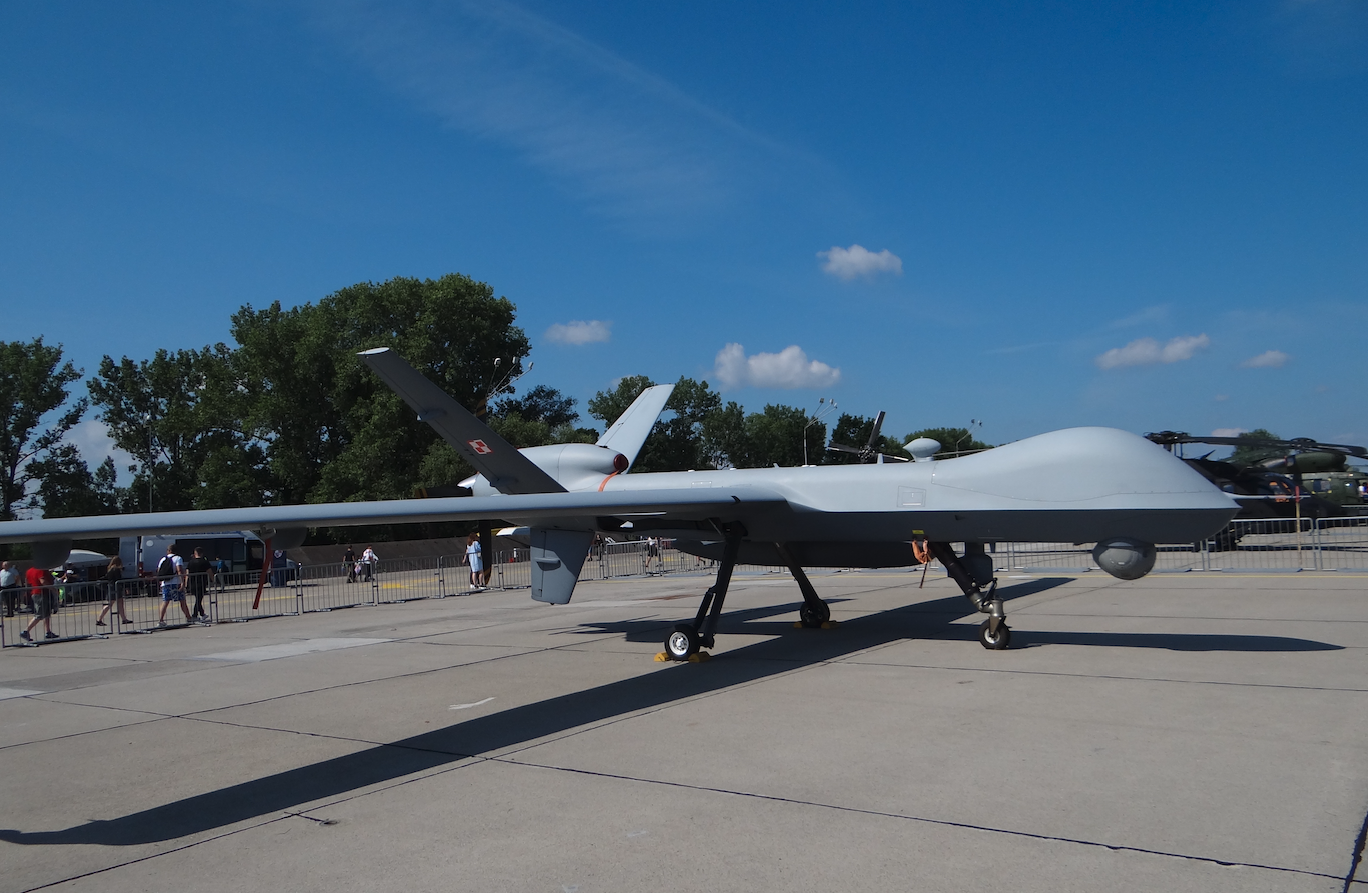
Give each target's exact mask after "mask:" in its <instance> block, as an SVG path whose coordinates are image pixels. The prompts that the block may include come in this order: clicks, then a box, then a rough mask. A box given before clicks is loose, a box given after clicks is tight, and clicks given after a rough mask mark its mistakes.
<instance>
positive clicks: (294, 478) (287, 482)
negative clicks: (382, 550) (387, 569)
mask: <svg viewBox="0 0 1368 893" xmlns="http://www.w3.org/2000/svg"><path fill="white" fill-rule="evenodd" d="M514 311H515V308H514V306H513V304H512V302H510V301H509V300H508V299H507V298H496V297H495V296H494V292H493V289H491V288H490V287H489V286H488V285H486V284H485V283H483V282H476V281H475V280H473V279H470V278H469V277H466V276H462V275H459V274H449V275H446V276H443V277H441V278H440V279H435V280H433V279H422V280H420V279H410V278H395V279H390V280H388V281H386V282H382V283H379V284H376V283H371V282H363V283H359V284H357V285H353V286H349V287H347V288H344V289H342V290H340V291H338V292H336V293H334V294H331V295H329V296H327V297H326V298H323V299H322V300H320V301H319V302H318V303H317V304H304V305H303V306H300V307H294V308H291V309H289V310H285V309H282V308H281V306H280V305H279V304H278V303H276V304H272V305H270V306H269V307H266V308H265V309H262V310H255V309H253V308H252V307H251V306H245V307H243V308H242V309H241V310H239V311H238V313H236V314H235V315H234V316H233V328H232V331H233V337H234V338H235V339H237V342H238V344H239V345H240V348H239V349H238V351H237V352H236V369H237V371H238V375H239V377H240V383H241V386H242V389H243V391H244V392H245V394H246V396H247V405H248V414H247V421H248V425H249V427H250V429H251V430H252V431H253V432H255V434H256V436H257V437H259V438H261V439H262V440H263V441H264V442H265V443H266V444H267V446H266V458H267V468H268V470H269V472H270V475H271V480H272V483H273V485H274V487H275V488H276V498H277V500H278V501H280V502H285V503H295V502H326V501H345V500H361V499H388V498H401V497H406V496H409V495H411V494H412V493H413V490H414V488H415V486H419V485H423V486H432V485H438V484H451V483H455V482H456V480H459V479H460V477H464V476H465V475H468V474H469V473H470V469H469V467H468V466H466V465H465V463H464V462H462V461H460V460H459V457H458V455H457V454H456V452H455V450H452V449H451V447H449V446H448V445H447V444H445V443H442V442H441V441H440V440H439V439H438V438H437V436H436V434H435V432H433V431H432V429H431V428H430V427H429V426H428V425H425V424H423V423H422V422H419V421H418V420H417V419H416V418H415V417H414V414H413V412H412V411H411V410H410V409H409V408H408V407H407V406H406V405H405V404H404V403H403V401H402V400H400V399H399V398H398V397H397V396H396V395H395V394H394V393H393V392H391V391H390V390H389V388H387V387H386V386H385V385H384V384H383V383H382V382H381V381H380V380H379V379H378V378H376V377H375V376H374V375H372V374H371V372H370V370H369V369H368V368H366V366H365V365H364V364H363V363H362V362H361V361H360V359H359V358H358V357H357V356H356V354H357V352H358V351H361V350H366V349H370V348H375V347H390V348H393V349H395V350H396V351H398V352H399V354H400V355H402V356H403V357H404V358H405V359H406V360H408V361H409V362H410V363H411V364H412V365H413V366H414V367H415V368H417V369H418V370H419V371H420V372H422V373H423V374H424V375H426V376H427V377H428V378H430V379H432V380H433V381H434V382H436V383H437V385H438V386H440V387H441V388H442V389H443V390H444V391H446V392H447V393H448V394H450V395H451V396H452V397H454V398H455V399H456V400H458V401H459V402H460V403H462V404H463V405H464V406H466V407H468V408H470V409H471V410H473V411H474V410H482V409H483V407H484V405H485V404H486V402H487V401H488V400H489V399H491V398H493V397H497V396H498V395H500V394H505V393H510V392H511V391H512V388H511V387H509V386H508V384H507V382H508V381H509V379H510V378H513V377H516V375H517V374H518V373H519V372H520V371H521V369H522V361H523V358H525V357H526V356H527V354H528V352H529V344H528V340H527V336H526V335H525V334H524V333H523V331H522V330H521V329H520V328H518V327H517V326H515V325H513V321H514ZM496 360H497V361H499V362H498V363H496V362H495V361H496ZM439 478H446V479H445V480H441V479H439ZM452 478H454V479H452Z"/></svg>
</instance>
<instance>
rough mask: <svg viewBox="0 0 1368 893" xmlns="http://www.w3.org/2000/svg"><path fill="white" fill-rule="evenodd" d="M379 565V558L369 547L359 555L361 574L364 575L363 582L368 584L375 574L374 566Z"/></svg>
mask: <svg viewBox="0 0 1368 893" xmlns="http://www.w3.org/2000/svg"><path fill="white" fill-rule="evenodd" d="M379 563H380V556H379V555H376V554H375V550H374V549H372V548H371V547H370V546H367V547H366V551H364V552H362V553H361V573H362V574H364V575H365V580H366V582H367V583H369V582H370V581H371V579H372V577H373V575H374V574H375V566H376V565H377V564H379Z"/></svg>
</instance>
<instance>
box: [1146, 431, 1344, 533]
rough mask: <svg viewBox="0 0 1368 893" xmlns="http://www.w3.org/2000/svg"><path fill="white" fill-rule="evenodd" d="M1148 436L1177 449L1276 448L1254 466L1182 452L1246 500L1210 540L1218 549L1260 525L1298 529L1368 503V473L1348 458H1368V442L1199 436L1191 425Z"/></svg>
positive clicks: (1275, 530) (1275, 529)
mask: <svg viewBox="0 0 1368 893" xmlns="http://www.w3.org/2000/svg"><path fill="white" fill-rule="evenodd" d="M1145 437H1146V438H1147V439H1149V440H1150V441H1152V442H1154V443H1157V444H1159V445H1160V446H1162V447H1164V448H1165V449H1167V450H1168V451H1169V452H1174V453H1176V450H1175V448H1176V447H1178V446H1179V445H1181V444H1187V443H1200V444H1207V445H1211V446H1241V447H1252V448H1256V449H1260V450H1265V451H1268V452H1271V453H1275V454H1276V455H1272V456H1269V457H1268V458H1265V459H1262V460H1260V461H1259V462H1257V463H1256V464H1254V465H1249V466H1240V465H1235V464H1234V463H1231V462H1225V461H1221V460H1219V459H1212V458H1211V453H1210V452H1208V453H1206V454H1205V455H1203V456H1200V457H1197V458H1188V457H1184V456H1181V455H1180V456H1179V458H1182V459H1183V461H1184V462H1186V463H1187V464H1188V465H1190V466H1191V467H1192V468H1193V469H1195V470H1196V471H1197V472H1198V473H1199V474H1201V475H1202V476H1203V477H1205V478H1206V479H1207V480H1209V481H1211V482H1212V483H1213V484H1215V485H1216V486H1217V487H1220V488H1221V489H1222V490H1224V491H1225V492H1227V493H1229V494H1231V495H1232V496H1234V497H1235V501H1236V502H1238V503H1239V504H1240V512H1239V514H1238V515H1236V516H1235V518H1234V519H1233V520H1231V522H1230V523H1229V524H1228V525H1226V527H1225V528H1224V529H1223V530H1221V531H1220V532H1219V533H1217V534H1216V536H1215V537H1213V538H1212V539H1211V540H1210V545H1211V546H1212V548H1214V549H1216V550H1218V551H1220V550H1228V549H1235V548H1237V547H1238V546H1239V542H1240V539H1241V538H1242V537H1244V536H1245V535H1247V534H1249V533H1251V532H1253V531H1254V530H1255V529H1256V528H1257V530H1258V531H1259V532H1262V533H1292V532H1295V531H1296V529H1297V527H1298V526H1299V525H1300V524H1301V523H1302V522H1303V521H1310V520H1316V521H1322V522H1323V521H1324V520H1325V519H1334V518H1347V517H1351V516H1353V517H1357V516H1359V515H1360V514H1361V510H1360V509H1359V506H1361V505H1363V503H1364V499H1363V487H1364V484H1368V478H1365V477H1364V476H1363V475H1356V474H1354V473H1353V472H1352V471H1351V470H1350V466H1349V464H1348V460H1349V457H1350V456H1353V457H1355V458H1359V459H1368V448H1364V447H1361V446H1355V445H1353V444H1344V443H1323V442H1321V441H1317V440H1313V439H1311V438H1309V437H1297V438H1293V439H1291V440H1281V439H1277V438H1252V437H1249V436H1247V435H1246V436H1240V437H1218V436H1209V437H1199V436H1194V435H1191V434H1188V433H1187V432H1185V431H1159V432H1156V433H1151V434H1146V435H1145ZM1341 479H1347V483H1346V480H1341ZM1358 479H1362V482H1360V481H1359V480H1358ZM1279 522H1281V523H1279ZM1330 523H1332V524H1333V521H1332V522H1330Z"/></svg>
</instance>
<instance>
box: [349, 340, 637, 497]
mask: <svg viewBox="0 0 1368 893" xmlns="http://www.w3.org/2000/svg"><path fill="white" fill-rule="evenodd" d="M360 357H361V359H362V360H363V361H365V363H366V365H367V366H369V367H371V370H372V371H374V372H375V374H376V375H378V376H380V378H382V379H383V380H384V382H385V384H387V385H389V386H390V388H391V389H392V390H393V391H394V392H395V393H396V394H398V395H399V396H400V397H402V398H403V399H404V402H405V403H407V404H408V405H409V408H410V409H412V410H413V411H414V412H416V413H418V418H419V419H420V420H422V421H424V422H427V423H428V424H429V425H431V426H432V427H433V428H435V429H436V430H437V433H438V434H440V435H442V439H443V440H445V441H446V442H447V443H449V444H451V445H452V446H453V447H455V448H456V451H457V452H459V453H460V454H461V455H462V456H465V458H466V461H468V462H469V463H470V464H471V465H473V466H475V470H476V471H478V472H479V473H480V474H482V475H484V476H485V479H486V480H488V481H489V483H490V484H492V485H493V486H494V488H495V489H496V490H498V491H499V492H500V493H564V492H565V488H564V487H562V486H561V485H560V484H559V483H557V482H556V480H555V479H554V478H552V477H551V476H550V475H549V474H547V473H546V472H545V471H543V470H542V469H541V468H540V467H538V466H537V465H536V464H535V463H534V462H533V461H532V460H531V459H529V458H527V457H526V456H524V455H523V454H522V453H520V452H518V451H517V450H516V449H514V448H513V447H512V446H510V445H509V443H508V441H506V440H504V439H503V438H502V437H500V436H499V435H497V434H495V433H494V432H493V431H492V430H490V428H489V426H488V425H486V424H485V423H484V422H482V421H480V420H479V419H477V418H475V416H473V415H472V414H471V413H470V411H469V410H467V409H466V408H465V407H464V406H462V405H461V404H459V403H457V402H456V401H455V400H454V399H452V397H451V395H450V394H448V393H446V392H445V391H443V390H442V389H441V388H439V387H437V385H435V384H433V383H432V382H431V381H429V380H428V379H426V378H424V377H423V374H422V373H421V372H419V371H418V370H417V369H414V368H413V367H412V366H410V365H409V364H408V361H406V360H405V359H404V358H403V357H401V356H399V354H397V353H395V352H394V351H392V350H390V349H389V348H388V347H379V348H376V349H375V350H363V351H361V353H360ZM632 405H633V406H635V405H636V404H632ZM627 411H628V412H631V410H630V409H628V410H627Z"/></svg>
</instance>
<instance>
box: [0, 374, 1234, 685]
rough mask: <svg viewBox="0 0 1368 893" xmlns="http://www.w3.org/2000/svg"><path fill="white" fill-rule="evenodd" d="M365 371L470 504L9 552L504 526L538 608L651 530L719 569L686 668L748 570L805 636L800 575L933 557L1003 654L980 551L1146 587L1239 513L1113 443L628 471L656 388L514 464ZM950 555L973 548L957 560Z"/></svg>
mask: <svg viewBox="0 0 1368 893" xmlns="http://www.w3.org/2000/svg"><path fill="white" fill-rule="evenodd" d="M361 356H362V359H363V360H364V361H365V362H366V363H367V364H368V365H370V366H371V368H372V369H373V370H374V371H375V372H376V373H377V374H378V375H379V376H380V377H381V378H382V379H384V380H385V382H386V383H387V384H388V385H389V386H390V387H391V388H393V389H394V390H395V391H396V392H397V393H398V394H399V395H400V396H401V397H402V398H403V399H404V400H405V401H406V402H407V403H408V404H409V405H410V406H411V407H412V408H413V409H414V410H415V411H416V412H417V414H418V417H419V418H420V419H421V420H423V421H426V422H428V423H429V424H431V425H432V426H433V427H434V428H435V429H436V430H437V431H438V433H440V434H441V435H442V436H443V437H444V438H445V439H446V440H447V441H448V442H449V443H451V444H452V445H453V446H454V447H455V448H456V449H457V450H458V451H459V452H460V453H461V454H462V455H464V456H465V457H466V459H467V460H468V461H470V463H471V464H472V465H473V466H474V467H475V468H476V469H477V470H478V471H479V472H480V473H479V474H477V475H475V476H474V477H472V478H469V479H467V480H466V481H463V482H462V485H463V486H465V487H468V488H469V489H470V490H471V492H472V495H471V496H469V497H453V498H439V499H402V500H384V501H374V502H354V503H331V504H318V505H292V506H265V507H259V508H241V509H212V510H202V511H187V512H156V513H151V514H142V515H111V516H99V517H83V518H54V519H42V520H33V521H9V522H4V523H0V542H26V543H30V544H32V546H33V548H34V554H35V557H36V558H38V560H40V561H41V562H42V563H44V564H52V565H55V564H57V563H59V562H61V561H62V560H64V558H65V554H64V553H66V552H67V551H69V550H70V546H71V541H72V540H73V539H86V538H94V537H104V536H120V535H130V534H137V533H141V534H151V533H159V534H168V533H169V534H180V533H199V532H203V533H207V532H211V531H219V530H243V529H252V530H256V531H258V532H259V533H260V535H262V537H263V538H264V539H265V538H272V537H274V540H275V542H276V543H277V544H279V545H283V546H285V547H286V548H288V547H291V546H293V545H298V544H299V543H300V542H302V541H303V538H304V535H305V534H306V532H307V528H309V527H315V526H322V525H326V526H347V525H357V524H384V523H410V522H418V521H453V520H470V521H477V520H489V519H495V518H497V519H502V520H505V521H509V522H513V523H516V524H520V525H524V526H526V527H528V528H529V530H530V540H531V561H532V578H533V579H532V584H533V585H532V597H533V598H535V599H538V600H540V601H545V602H549V603H553V604H564V603H566V602H568V601H569V600H570V597H571V595H572V594H573V591H574V586H575V583H576V581H577V580H578V577H579V572H580V569H581V568H582V566H583V563H584V560H585V557H586V554H587V552H588V549H589V546H590V544H591V542H592V540H593V537H594V535H595V534H596V533H604V534H607V535H618V536H621V535H622V533H623V532H626V531H630V532H632V533H638V534H639V533H646V532H650V533H651V534H653V535H659V536H670V537H674V538H675V539H676V541H677V544H678V546H679V548H680V549H682V550H683V551H686V552H689V553H692V554H697V555H703V556H705V557H711V558H717V559H719V560H720V561H721V566H720V567H719V570H718V574H717V581H716V583H715V585H714V586H713V587H712V588H710V589H709V590H708V592H707V594H706V595H705V596H704V600H703V605H702V606H701V607H700V609H699V611H698V615H697V617H696V618H695V620H694V622H693V623H691V624H680V625H679V626H677V627H676V628H675V629H674V630H673V631H672V632H671V634H670V636H669V637H667V639H666V651H667V653H668V654H669V656H670V657H672V658H675V659H680V660H682V659H686V658H687V657H689V656H690V655H692V654H693V653H695V652H696V651H698V650H699V648H708V647H712V644H713V632H714V631H715V629H716V625H717V618H718V616H719V614H720V611H721V606H722V602H723V600H724V598H725V596H726V591H727V587H728V584H729V581H730V576H731V572H732V568H733V567H734V565H735V564H737V563H739V562H745V563H763V564H775V563H781V564H783V565H785V566H787V567H788V568H789V570H790V571H791V572H792V573H793V575H794V577H795V578H796V579H797V581H798V584H799V587H800V589H801V591H802V593H803V597H804V604H803V606H802V608H801V609H800V612H799V613H800V618H801V620H802V622H803V623H804V624H805V625H809V626H820V625H822V624H823V623H824V622H825V621H827V620H828V619H829V617H830V612H829V610H828V609H827V607H826V605H825V603H824V602H822V601H821V599H820V598H818V597H817V595H816V593H815V591H814V590H813V588H812V586H811V583H810V582H809V581H808V579H807V577H806V575H805V574H804V573H803V571H802V568H803V567H805V566H806V567H823V566H827V567H832V566H834V567H903V566H910V565H914V564H918V563H920V561H921V558H926V557H927V556H930V557H934V558H936V559H938V560H940V561H941V563H942V564H943V565H945V566H946V570H947V571H949V573H950V575H951V576H952V577H953V578H954V579H955V581H956V582H957V583H958V584H959V585H960V587H961V589H962V590H963V591H964V593H965V595H966V596H968V597H969V599H970V601H971V603H972V604H973V605H974V607H975V608H976V609H978V610H979V611H982V612H983V613H985V614H988V615H989V619H988V620H987V621H985V622H984V624H983V627H982V628H981V630H980V641H981V642H982V644H983V645H984V646H985V647H987V648H992V649H1000V648H1005V647H1007V643H1008V641H1009V636H1010V632H1009V630H1008V629H1007V626H1006V623H1005V614H1004V612H1003V609H1002V601H1001V599H999V598H997V597H996V594H995V589H996V580H993V579H992V564H991V561H990V560H989V559H988V558H987V556H986V555H985V554H984V545H985V544H987V543H995V542H1070V543H1097V548H1095V549H1094V550H1093V555H1094V558H1095V560H1096V561H1097V562H1098V565H1099V566H1100V567H1102V568H1103V569H1104V570H1106V571H1108V572H1109V573H1112V574H1113V575H1114V576H1117V577H1120V578H1122V579H1136V578H1137V577H1140V576H1143V575H1144V574H1145V573H1148V571H1149V570H1150V569H1151V568H1152V567H1153V565H1154V559H1155V548H1154V546H1155V544H1160V543H1192V542H1197V541H1200V540H1203V539H1204V538H1206V537H1208V536H1210V535H1212V534H1214V533H1215V532H1216V531H1218V530H1220V529H1221V528H1223V527H1224V526H1225V524H1226V523H1227V522H1228V521H1229V520H1230V519H1231V518H1232V517H1233V516H1234V515H1235V513H1236V512H1237V511H1238V510H1239V506H1238V504H1237V503H1236V502H1235V501H1234V500H1233V499H1231V498H1230V496H1229V495H1228V494H1226V493H1223V492H1222V491H1221V490H1219V489H1217V488H1216V487H1215V486H1213V485H1212V484H1211V483H1210V482H1208V481H1207V480H1206V479H1205V478H1204V477H1202V476H1201V475H1200V474H1198V473H1197V472H1196V471H1194V470H1192V469H1191V468H1190V467H1189V466H1188V465H1187V464H1186V463H1184V462H1183V461H1181V460H1180V459H1177V458H1175V457H1174V456H1173V455H1171V454H1170V453H1169V452H1167V451H1166V450H1164V449H1163V448H1162V447H1160V446H1158V445H1156V444H1154V443H1151V442H1149V441H1148V440H1145V439H1144V438H1142V437H1139V436H1136V435H1134V434H1130V433H1127V432H1125V431H1119V430H1115V429H1111V428H1071V429H1066V430H1062V431H1054V432H1051V433H1049V434H1042V435H1039V436H1036V437H1031V438H1027V439H1025V440H1021V441H1017V442H1016V443H1010V444H1006V445H1004V446H1000V447H997V448H995V449H992V450H988V451H985V452H982V453H977V454H973V455H969V456H963V457H959V458H954V459H942V460H929V459H925V460H922V461H916V462H910V463H886V464H884V463H880V464H870V465H836V466H804V467H800V468H757V469H727V470H720V471H687V472H667V473H644V474H625V473H624V472H626V471H628V470H629V469H630V466H631V463H632V461H633V460H634V459H635V458H636V454H637V452H638V451H639V450H640V449H641V445H642V444H643V443H644V442H645V439H646V437H647V435H648V434H649V433H650V430H651V427H652V426H653V425H654V423H655V420H656V418H657V416H658V415H659V414H660V412H661V410H662V409H663V408H664V405H665V401H666V400H667V399H668V397H669V395H670V391H671V386H669V385H663V386H657V387H653V388H648V389H647V390H646V391H644V392H643V393H642V394H641V396H640V397H638V399H637V401H636V402H635V403H633V404H632V406H631V407H630V408H629V409H628V410H627V411H626V412H625V413H624V414H623V416H622V417H621V418H620V419H618V421H617V422H615V423H614V424H613V426H612V427H610V428H609V430H608V431H607V432H606V433H605V434H604V436H603V437H602V438H600V439H599V442H598V443H597V444H558V445H552V446H544V447H532V448H528V449H523V450H517V449H515V448H513V447H512V446H510V445H509V444H508V443H507V442H506V441H504V440H503V439H502V438H500V437H499V436H498V435H497V434H495V433H494V432H493V431H492V430H491V429H490V428H489V427H487V426H486V425H484V424H483V423H482V422H480V421H479V420H478V419H476V418H475V417H474V416H473V415H471V414H470V413H469V412H468V411H466V410H465V409H464V408H463V407H461V406H460V405H459V404H458V403H457V402H456V401H455V400H454V399H452V398H451V397H450V396H449V395H447V394H445V393H444V392H442V391H441V389H440V388H438V387H437V386H436V385H435V384H433V383H432V382H430V381H428V380H427V379H426V378H424V377H423V376H422V375H421V374H420V373H418V372H417V371H416V370H414V369H413V368H412V367H411V366H409V365H408V363H407V362H405V361H404V360H403V359H402V358H401V357H399V356H398V355H397V354H395V353H394V352H393V351H390V350H388V349H379V350H373V351H366V352H364V353H363V354H361ZM952 543H963V544H964V551H963V554H962V555H961V554H957V553H956V551H955V550H954V549H953V548H952V547H951V545H950V544H952ZM914 544H915V545H916V546H917V548H914ZM918 553H920V557H919V555H918Z"/></svg>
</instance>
